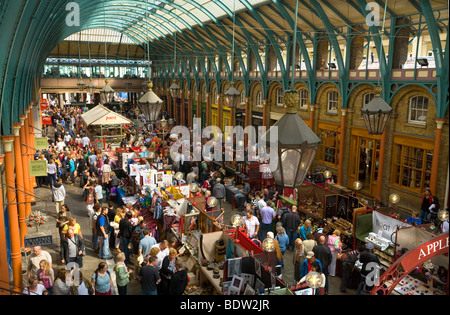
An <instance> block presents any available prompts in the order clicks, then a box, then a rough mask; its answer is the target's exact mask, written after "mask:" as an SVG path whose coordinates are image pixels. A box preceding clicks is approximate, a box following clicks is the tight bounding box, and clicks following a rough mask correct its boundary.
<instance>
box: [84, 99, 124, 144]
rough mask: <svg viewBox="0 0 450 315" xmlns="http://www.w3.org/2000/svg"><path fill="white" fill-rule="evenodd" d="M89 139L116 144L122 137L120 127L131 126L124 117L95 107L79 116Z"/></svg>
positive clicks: (103, 107)
mask: <svg viewBox="0 0 450 315" xmlns="http://www.w3.org/2000/svg"><path fill="white" fill-rule="evenodd" d="M81 118H82V119H83V121H84V122H85V124H86V126H87V130H88V134H89V137H90V138H91V139H95V140H97V139H104V140H105V141H106V142H107V143H108V144H109V143H111V144H118V143H120V141H121V140H122V138H123V137H124V135H123V131H122V129H123V128H122V127H123V126H124V125H130V124H133V122H132V121H131V120H129V119H127V118H125V117H124V116H122V115H120V114H118V113H115V112H113V111H112V110H110V109H108V108H106V107H105V106H103V105H101V104H100V105H97V106H96V107H94V108H92V109H91V110H89V111H87V112H85V113H84V114H82V115H81Z"/></svg>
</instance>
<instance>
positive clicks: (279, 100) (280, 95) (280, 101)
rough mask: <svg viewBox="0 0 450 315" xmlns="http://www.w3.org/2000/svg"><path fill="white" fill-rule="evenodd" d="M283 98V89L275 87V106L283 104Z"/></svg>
mask: <svg viewBox="0 0 450 315" xmlns="http://www.w3.org/2000/svg"><path fill="white" fill-rule="evenodd" d="M283 100H284V95H283V89H282V88H277V106H283Z"/></svg>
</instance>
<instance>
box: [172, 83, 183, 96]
mask: <svg viewBox="0 0 450 315" xmlns="http://www.w3.org/2000/svg"><path fill="white" fill-rule="evenodd" d="M169 91H170V95H171V96H172V97H173V98H177V97H179V94H180V91H181V88H180V87H179V86H178V84H177V83H176V82H175V81H173V83H172V85H171V86H170V87H169Z"/></svg>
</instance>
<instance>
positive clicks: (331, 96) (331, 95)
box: [327, 91, 338, 113]
mask: <svg viewBox="0 0 450 315" xmlns="http://www.w3.org/2000/svg"><path fill="white" fill-rule="evenodd" d="M337 108H338V92H336V91H330V92H328V103H327V112H328V113H337Z"/></svg>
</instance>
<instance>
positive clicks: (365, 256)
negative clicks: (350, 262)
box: [356, 242, 380, 295]
mask: <svg viewBox="0 0 450 315" xmlns="http://www.w3.org/2000/svg"><path fill="white" fill-rule="evenodd" d="M373 249H374V246H373V244H372V243H370V242H369V243H367V244H366V250H365V251H364V252H362V253H360V255H359V262H360V263H361V264H362V267H361V281H360V283H359V285H358V289H357V292H356V294H358V295H359V294H361V293H362V292H363V291H364V292H370V291H371V290H372V287H373V286H372V285H370V283H368V282H369V281H368V280H370V281H371V282H375V280H376V279H374V278H373V276H371V275H370V274H372V273H373V272H374V270H373V267H374V266H373V265H371V263H375V264H376V265H375V267H376V268H379V266H380V260H379V259H378V256H377V255H375V254H374V253H373Z"/></svg>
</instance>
